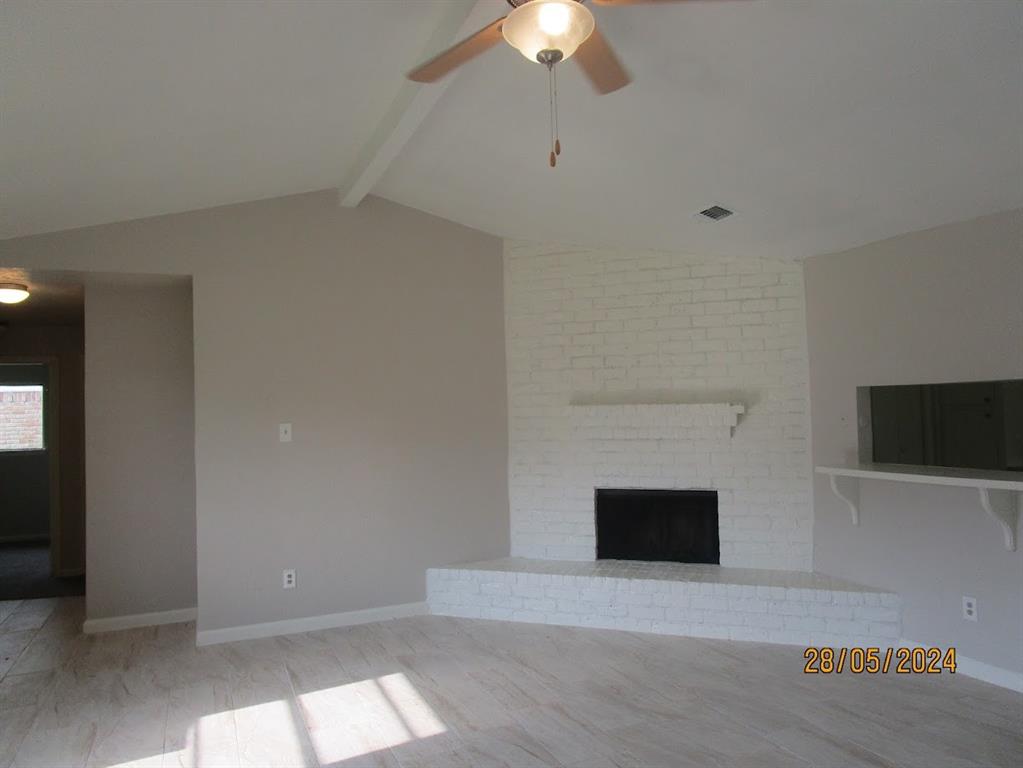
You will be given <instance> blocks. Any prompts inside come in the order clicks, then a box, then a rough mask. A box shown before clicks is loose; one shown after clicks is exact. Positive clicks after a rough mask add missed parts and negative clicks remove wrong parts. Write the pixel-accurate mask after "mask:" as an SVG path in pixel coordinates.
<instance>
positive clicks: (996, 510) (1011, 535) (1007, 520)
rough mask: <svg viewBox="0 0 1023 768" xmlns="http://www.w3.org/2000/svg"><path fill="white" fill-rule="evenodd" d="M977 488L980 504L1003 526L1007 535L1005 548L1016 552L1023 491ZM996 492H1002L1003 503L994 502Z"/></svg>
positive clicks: (1022, 512) (1022, 511)
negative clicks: (992, 497) (993, 497)
mask: <svg viewBox="0 0 1023 768" xmlns="http://www.w3.org/2000/svg"><path fill="white" fill-rule="evenodd" d="M977 490H978V491H980V506H982V507H983V508H984V511H985V512H987V513H988V514H989V515H991V517H993V518H994V519H995V520H997V521H998V523H999V524H1000V525H1001V526H1002V533H1003V534H1004V536H1005V548H1006V549H1007V550H1009V551H1010V552H1015V551H1016V528H1017V527H1018V525H1019V518H1020V515H1021V514H1023V493H1019V492H1016V491H1001V492H999V491H995V490H992V489H990V488H978V489H977ZM996 493H1000V494H1001V501H1002V502H1003V503H1002V504H998V505H996V504H994V503H992V499H991V496H992V495H993V494H996ZM1013 497H1015V498H1013ZM996 498H997V497H996ZM1013 502H1015V503H1013Z"/></svg>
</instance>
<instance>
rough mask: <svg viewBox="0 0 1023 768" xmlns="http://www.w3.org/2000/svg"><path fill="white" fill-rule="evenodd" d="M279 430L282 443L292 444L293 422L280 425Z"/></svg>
mask: <svg viewBox="0 0 1023 768" xmlns="http://www.w3.org/2000/svg"><path fill="white" fill-rule="evenodd" d="M278 429H279V430H280V435H281V442H282V443H290V442H291V422H287V423H284V424H280V425H278Z"/></svg>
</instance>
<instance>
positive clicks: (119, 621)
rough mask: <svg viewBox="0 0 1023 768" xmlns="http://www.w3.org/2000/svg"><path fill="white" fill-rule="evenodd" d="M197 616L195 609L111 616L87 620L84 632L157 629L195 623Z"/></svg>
mask: <svg viewBox="0 0 1023 768" xmlns="http://www.w3.org/2000/svg"><path fill="white" fill-rule="evenodd" d="M195 614H196V611H195V608H178V609H177V610H174V611H155V612H153V613H135V614H131V615H129V616H111V617H109V618H106V619H86V620H85V623H84V624H82V632H84V633H85V634H87V635H93V634H96V633H97V632H116V631H117V630H119V629H136V628H137V627H155V626H157V625H159V624H180V623H181V622H183V621H195Z"/></svg>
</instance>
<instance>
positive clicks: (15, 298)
mask: <svg viewBox="0 0 1023 768" xmlns="http://www.w3.org/2000/svg"><path fill="white" fill-rule="evenodd" d="M28 296H29V293H28V287H27V286H24V285H21V284H20V283H0V304H20V303H21V302H23V301H24V300H25V299H27V298H28Z"/></svg>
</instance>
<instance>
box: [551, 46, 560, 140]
mask: <svg viewBox="0 0 1023 768" xmlns="http://www.w3.org/2000/svg"><path fill="white" fill-rule="evenodd" d="M551 77H552V78H554V154H556V155H560V154H561V136H560V131H559V130H558V70H557V65H554V66H552V67H551Z"/></svg>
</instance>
